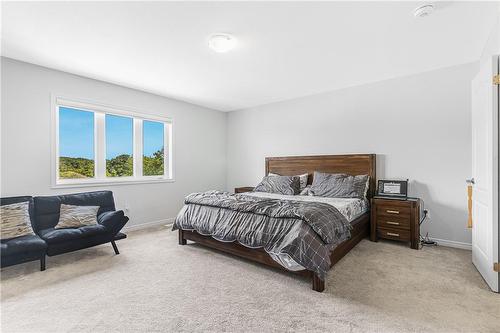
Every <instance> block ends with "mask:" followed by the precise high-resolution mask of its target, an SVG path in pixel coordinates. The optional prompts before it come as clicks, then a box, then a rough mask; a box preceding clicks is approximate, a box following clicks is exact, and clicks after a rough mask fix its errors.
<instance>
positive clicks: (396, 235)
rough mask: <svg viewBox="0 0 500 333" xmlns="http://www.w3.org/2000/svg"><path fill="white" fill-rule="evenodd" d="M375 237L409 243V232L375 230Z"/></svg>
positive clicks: (401, 230)
mask: <svg viewBox="0 0 500 333" xmlns="http://www.w3.org/2000/svg"><path fill="white" fill-rule="evenodd" d="M377 235H378V236H379V237H380V238H387V239H394V240H401V241H405V242H408V241H410V230H404V229H386V228H377Z"/></svg>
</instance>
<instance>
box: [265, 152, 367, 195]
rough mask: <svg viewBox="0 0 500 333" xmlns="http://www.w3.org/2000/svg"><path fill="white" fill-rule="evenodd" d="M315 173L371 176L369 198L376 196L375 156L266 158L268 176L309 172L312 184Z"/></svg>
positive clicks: (309, 181)
mask: <svg viewBox="0 0 500 333" xmlns="http://www.w3.org/2000/svg"><path fill="white" fill-rule="evenodd" d="M314 171H320V172H326V173H345V174H348V175H352V176H357V175H369V176H370V187H369V189H368V194H367V196H368V197H369V198H371V197H372V196H373V195H374V194H375V187H376V177H377V172H376V155H375V154H351V155H319V156H288V157H266V175H267V174H268V173H269V172H272V173H276V174H279V175H283V176H293V175H300V174H304V173H306V172H307V173H308V174H309V179H308V183H309V184H311V183H312V180H313V173H314Z"/></svg>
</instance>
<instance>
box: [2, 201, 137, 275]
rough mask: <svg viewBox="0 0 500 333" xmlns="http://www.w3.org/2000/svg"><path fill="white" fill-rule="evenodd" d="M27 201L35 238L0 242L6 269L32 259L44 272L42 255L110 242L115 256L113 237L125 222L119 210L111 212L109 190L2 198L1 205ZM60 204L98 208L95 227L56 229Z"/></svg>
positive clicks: (52, 254) (125, 217)
mask: <svg viewBox="0 0 500 333" xmlns="http://www.w3.org/2000/svg"><path fill="white" fill-rule="evenodd" d="M24 201H29V202H30V218H31V224H32V227H33V230H34V232H35V234H36V235H32V236H22V237H15V238H10V239H2V240H1V256H2V262H1V266H2V267H5V266H10V265H15V264H19V263H23V262H27V261H32V260H40V264H41V270H44V269H45V255H48V256H54V255H58V254H61V253H66V252H71V251H76V250H80V249H84V248H87V247H91V246H95V245H100V244H104V243H111V245H112V246H113V250H114V251H115V253H116V254H119V252H118V247H117V246H116V243H115V238H116V237H117V234H118V233H119V232H120V230H121V229H122V228H123V227H124V226H125V224H126V223H127V222H128V217H127V216H125V215H124V213H123V211H121V210H119V211H116V210H115V202H114V199H113V193H112V192H111V191H97V192H87V193H76V194H68V195H58V196H44V197H34V198H32V197H29V196H25V197H10V198H2V199H1V201H0V204H1V205H8V204H12V203H16V202H24ZM61 204H68V205H80V206H100V208H99V211H98V213H97V222H98V224H97V225H92V226H84V227H80V228H64V229H56V228H55V226H56V225H57V223H58V221H59V210H60V206H61Z"/></svg>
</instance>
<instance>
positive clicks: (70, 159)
mask: <svg viewBox="0 0 500 333" xmlns="http://www.w3.org/2000/svg"><path fill="white" fill-rule="evenodd" d="M94 168H95V163H94V114H93V113H92V112H88V111H82V110H77V109H71V108H66V107H61V108H59V177H60V178H63V179H64V178H65V179H77V178H94V175H95V172H94Z"/></svg>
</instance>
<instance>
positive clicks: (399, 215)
mask: <svg viewBox="0 0 500 333" xmlns="http://www.w3.org/2000/svg"><path fill="white" fill-rule="evenodd" d="M377 216H381V217H382V216H384V217H388V218H395V219H410V216H411V208H410V207H408V206H397V205H385V204H384V205H378V206H377Z"/></svg>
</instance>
